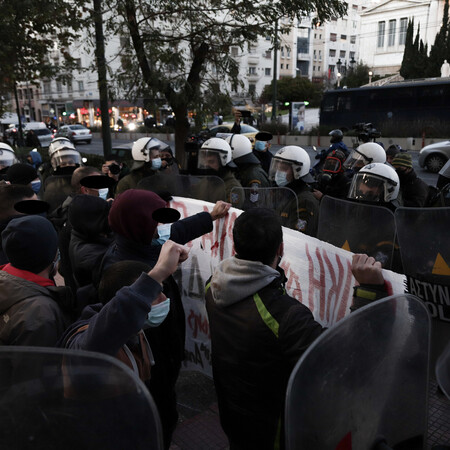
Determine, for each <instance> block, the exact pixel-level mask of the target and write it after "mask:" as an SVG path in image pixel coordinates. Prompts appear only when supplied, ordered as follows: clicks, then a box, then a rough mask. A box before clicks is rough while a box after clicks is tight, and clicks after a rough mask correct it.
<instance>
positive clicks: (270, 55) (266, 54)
mask: <svg viewBox="0 0 450 450" xmlns="http://www.w3.org/2000/svg"><path fill="white" fill-rule="evenodd" d="M264 57H265V58H267V59H272V52H271V51H270V50H266V53H265V54H264Z"/></svg>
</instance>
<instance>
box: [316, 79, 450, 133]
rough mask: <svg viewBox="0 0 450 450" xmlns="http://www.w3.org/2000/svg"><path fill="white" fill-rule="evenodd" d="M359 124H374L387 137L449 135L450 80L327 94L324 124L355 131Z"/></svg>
mask: <svg viewBox="0 0 450 450" xmlns="http://www.w3.org/2000/svg"><path fill="white" fill-rule="evenodd" d="M359 122H372V123H373V124H375V125H376V127H377V128H378V129H379V130H381V131H382V133H383V135H385V136H387V135H392V136H402V135H403V136H417V135H418V134H419V133H420V134H422V133H426V134H431V133H432V134H434V135H437V136H445V135H446V134H449V132H450V80H449V79H448V78H447V79H442V78H431V79H422V80H407V81H400V82H395V83H391V84H388V85H384V86H365V87H360V88H353V89H337V90H332V91H328V92H325V93H324V96H323V99H322V103H321V107H320V125H322V126H326V127H329V128H330V129H331V128H338V127H346V128H348V129H351V128H352V127H353V125H354V124H355V123H359Z"/></svg>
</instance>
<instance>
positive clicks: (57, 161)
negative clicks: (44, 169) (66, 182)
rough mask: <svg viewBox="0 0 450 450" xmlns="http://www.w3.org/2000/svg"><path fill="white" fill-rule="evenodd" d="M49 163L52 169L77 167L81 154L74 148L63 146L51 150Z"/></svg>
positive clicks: (79, 163)
mask: <svg viewBox="0 0 450 450" xmlns="http://www.w3.org/2000/svg"><path fill="white" fill-rule="evenodd" d="M50 163H51V165H52V167H53V170H57V169H58V168H63V167H79V166H80V165H81V155H80V154H79V153H78V152H77V151H76V150H75V149H70V148H66V147H63V148H61V149H60V150H56V151H54V152H53V154H52V157H51V159H50Z"/></svg>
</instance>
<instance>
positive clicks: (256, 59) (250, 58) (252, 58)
mask: <svg viewBox="0 0 450 450" xmlns="http://www.w3.org/2000/svg"><path fill="white" fill-rule="evenodd" d="M247 61H248V63H249V64H259V56H258V55H249V56H248V59H247Z"/></svg>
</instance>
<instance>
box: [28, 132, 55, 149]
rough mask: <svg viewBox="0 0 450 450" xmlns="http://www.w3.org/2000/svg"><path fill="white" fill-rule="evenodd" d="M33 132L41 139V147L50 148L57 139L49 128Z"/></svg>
mask: <svg viewBox="0 0 450 450" xmlns="http://www.w3.org/2000/svg"><path fill="white" fill-rule="evenodd" d="M33 132H34V134H35V135H36V136H37V138H38V139H39V142H40V143H41V147H48V146H49V145H50V142H52V140H53V139H54V137H55V135H54V134H53V133H52V132H51V131H50V130H49V129H48V128H38V129H37V130H33Z"/></svg>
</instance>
